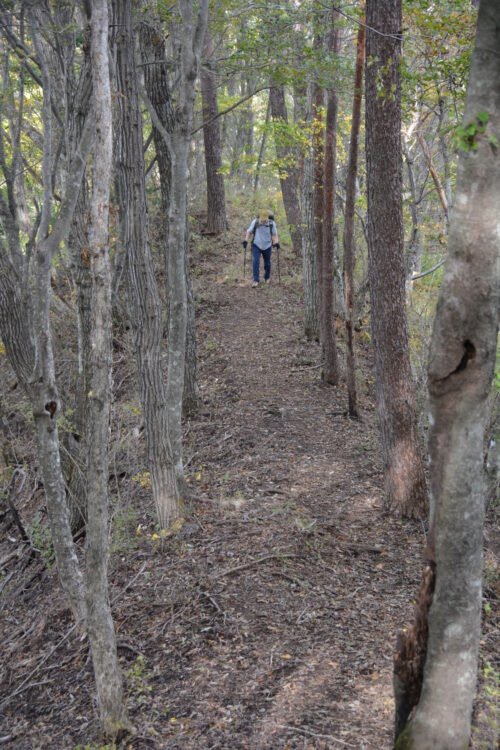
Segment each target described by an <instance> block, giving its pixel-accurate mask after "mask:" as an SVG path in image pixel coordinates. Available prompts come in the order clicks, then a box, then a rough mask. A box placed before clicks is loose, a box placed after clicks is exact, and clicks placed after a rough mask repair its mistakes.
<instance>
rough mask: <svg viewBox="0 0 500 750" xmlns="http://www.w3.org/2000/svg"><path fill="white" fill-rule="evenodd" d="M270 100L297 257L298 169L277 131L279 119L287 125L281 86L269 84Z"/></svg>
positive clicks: (299, 250)
mask: <svg viewBox="0 0 500 750" xmlns="http://www.w3.org/2000/svg"><path fill="white" fill-rule="evenodd" d="M269 99H270V102H271V117H272V118H273V120H274V123H275V138H274V140H275V144H276V155H277V157H278V159H279V161H280V184H281V193H282V195H283V204H284V206H285V213H286V220H287V224H288V228H289V229H290V236H291V238H292V245H293V251H294V253H295V255H296V256H297V258H300V256H301V253H302V220H301V216H300V206H299V197H298V184H299V179H298V178H299V170H298V163H297V155H296V153H295V151H294V150H293V149H291V148H290V146H287V145H284V144H283V143H282V137H281V136H280V132H279V124H280V121H281V123H283V124H284V125H285V127H286V126H287V125H288V114H287V111H286V104H285V91H284V88H283V86H271V89H270V91H269Z"/></svg>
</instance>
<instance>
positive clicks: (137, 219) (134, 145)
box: [113, 0, 178, 524]
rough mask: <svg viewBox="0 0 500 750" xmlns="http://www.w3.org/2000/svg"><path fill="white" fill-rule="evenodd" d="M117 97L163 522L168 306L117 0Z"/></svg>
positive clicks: (127, 7) (124, 10)
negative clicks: (154, 252)
mask: <svg viewBox="0 0 500 750" xmlns="http://www.w3.org/2000/svg"><path fill="white" fill-rule="evenodd" d="M113 9H114V21H115V27H116V32H115V45H116V77H117V90H118V92H119V94H120V96H119V97H118V98H117V106H118V108H119V113H120V117H119V119H118V132H117V136H116V139H115V140H116V145H115V148H116V153H117V168H118V184H119V192H118V198H119V205H120V230H121V241H122V244H123V247H124V248H125V249H126V253H127V278H128V291H129V299H130V303H131V307H132V312H131V316H130V319H131V323H132V325H133V328H134V334H135V351H136V359H137V371H138V377H139V387H140V393H141V404H142V412H143V420H144V429H145V434H146V446H147V455H148V466H149V471H150V477H151V486H152V492H153V501H154V504H155V508H156V512H157V514H158V518H159V519H160V523H162V524H163V522H165V521H166V519H167V518H168V519H169V522H170V521H171V520H175V518H176V516H177V515H178V507H177V499H176V492H175V466H174V460H173V457H172V454H171V451H170V446H169V443H168V437H167V436H168V406H167V389H166V387H165V382H164V375H165V373H164V365H163V356H162V355H163V321H162V306H161V300H160V295H159V291H158V285H157V283H156V277H155V271H154V267H153V259H152V256H151V244H150V236H149V221H148V209H147V201H146V185H145V179H144V160H143V155H142V148H143V145H142V144H143V136H142V115H141V110H140V107H139V98H138V89H137V78H136V67H135V59H134V35H133V30H132V3H131V0H114V2H113Z"/></svg>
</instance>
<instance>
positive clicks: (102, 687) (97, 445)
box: [85, 0, 128, 738]
mask: <svg viewBox="0 0 500 750" xmlns="http://www.w3.org/2000/svg"><path fill="white" fill-rule="evenodd" d="M91 25H92V43H91V49H92V52H91V56H92V80H93V84H94V102H95V115H96V142H95V147H94V168H93V191H92V207H91V227H90V253H91V271H92V317H93V320H92V323H93V325H92V379H91V391H90V393H91V396H90V409H89V411H90V435H89V462H88V470H87V479H88V519H87V534H86V555H85V562H86V566H85V567H86V575H85V583H86V600H87V626H88V634H89V640H90V645H91V649H92V661H93V664H94V674H95V680H96V686H97V697H98V704H99V711H100V715H101V726H102V729H103V732H104V734H105V735H106V736H108V737H112V738H116V737H117V736H118V735H119V734H120V733H121V732H123V730H125V729H126V728H127V726H128V722H127V716H126V711H125V705H124V702H123V690H122V681H121V675H120V667H119V665H118V655H117V651H116V636H115V628H114V624H113V618H112V616H111V606H110V603H109V597H108V579H107V567H108V566H107V563H108V555H109V532H108V523H109V519H108V477H109V469H108V439H109V426H110V413H111V370H112V350H111V326H112V318H111V270H110V262H109V245H108V217H109V190H110V183H111V166H112V154H113V146H112V127H111V86H110V80H109V65H108V5H107V0H95V2H94V3H93V6H92V19H91Z"/></svg>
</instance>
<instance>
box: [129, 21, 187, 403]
mask: <svg viewBox="0 0 500 750" xmlns="http://www.w3.org/2000/svg"><path fill="white" fill-rule="evenodd" d="M157 23H159V20H158V19H152V20H151V21H150V22H149V23H146V22H143V23H141V26H140V44H141V54H142V57H143V60H144V62H145V63H146V65H145V67H144V70H145V73H144V79H145V85H146V93H147V95H148V98H149V101H150V103H151V106H152V107H153V109H154V112H155V113H156V116H157V117H158V125H159V126H160V127H161V129H162V130H163V131H164V133H162V132H161V131H160V130H159V129H158V127H156V125H155V122H154V121H153V141H154V144H155V151H156V157H157V161H158V172H159V175H160V191H161V208H162V216H163V223H162V226H163V233H164V240H165V261H166V262H165V265H166V266H167V265H168V263H167V260H166V259H167V258H168V247H169V222H168V216H169V210H170V193H171V180H172V160H171V156H170V152H169V146H168V143H167V142H166V140H165V137H164V134H166V135H167V137H168V138H169V137H170V134H171V133H172V131H173V129H174V108H173V104H172V96H171V93H170V85H169V81H168V77H167V74H166V66H165V61H166V57H165V42H164V39H163V37H162V36H161V35H159V34H158V33H157V31H156V28H155V26H156V24H157ZM154 119H155V118H154ZM188 239H189V238H188V223H187V215H186V228H185V260H184V268H185V274H186V295H187V332H186V357H185V368H184V395H183V413H184V414H185V415H188V414H191V415H192V414H194V413H195V412H196V409H197V408H198V402H199V394H198V385H197V380H196V378H197V374H196V323H195V310H194V295H193V285H192V282H191V275H190V270H189V242H188ZM165 270H166V277H167V281H166V291H167V305H168V304H169V296H168V269H167V268H166V269H165ZM169 320H170V313H168V315H167V327H168V321H169Z"/></svg>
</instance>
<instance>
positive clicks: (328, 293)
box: [320, 11, 340, 385]
mask: <svg viewBox="0 0 500 750" xmlns="http://www.w3.org/2000/svg"><path fill="white" fill-rule="evenodd" d="M334 24H335V15H334V12H333V11H332V28H331V30H330V33H329V35H328V45H327V46H328V50H329V51H330V52H334V53H335V54H338V51H339V46H340V38H339V32H338V30H336V29H335V26H334ZM337 112H338V96H337V91H336V89H335V87H334V86H331V87H330V88H329V89H328V92H327V106H326V129H325V166H324V174H323V180H324V205H323V247H322V252H323V263H322V275H321V279H320V283H321V290H320V300H321V318H322V319H323V324H322V325H323V327H322V330H323V331H324V338H323V350H324V357H325V363H324V370H323V379H324V380H325V381H326V382H327V383H329V384H330V385H337V384H338V382H339V365H338V357H337V342H336V337H335V321H334V310H335V302H334V294H335V289H334V275H335V267H334V266H335V250H336V227H335V173H336V169H337Z"/></svg>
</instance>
